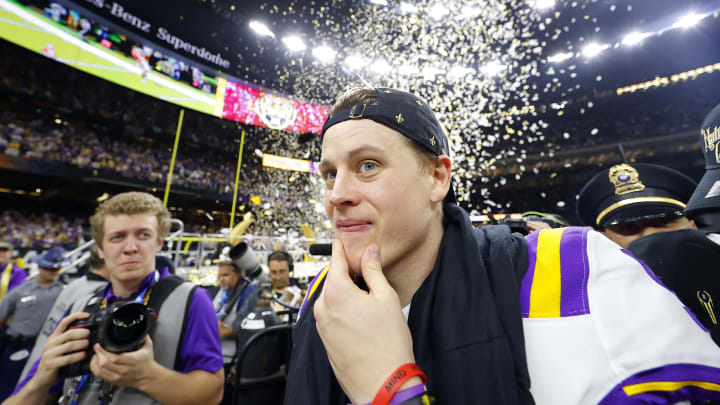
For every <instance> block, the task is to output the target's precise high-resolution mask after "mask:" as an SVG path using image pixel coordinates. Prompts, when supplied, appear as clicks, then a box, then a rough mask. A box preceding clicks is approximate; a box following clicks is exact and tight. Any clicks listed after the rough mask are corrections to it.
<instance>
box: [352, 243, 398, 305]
mask: <svg viewBox="0 0 720 405" xmlns="http://www.w3.org/2000/svg"><path fill="white" fill-rule="evenodd" d="M360 268H361V270H362V275H363V279H364V280H365V284H367V286H368V288H369V289H370V293H371V294H378V293H384V292H385V291H387V289H388V288H392V287H390V284H388V281H387V279H386V278H385V274H384V273H383V270H382V265H381V264H380V248H378V246H377V245H375V244H371V245H369V246H368V247H367V248H365V252H363V256H362V261H361V262H360Z"/></svg>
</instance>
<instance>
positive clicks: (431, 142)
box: [430, 135, 436, 146]
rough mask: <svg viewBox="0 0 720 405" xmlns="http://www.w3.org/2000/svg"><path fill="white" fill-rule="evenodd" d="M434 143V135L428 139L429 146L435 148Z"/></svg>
mask: <svg viewBox="0 0 720 405" xmlns="http://www.w3.org/2000/svg"><path fill="white" fill-rule="evenodd" d="M435 142H436V141H435V135H433V136H432V137H430V144H431V145H432V146H435Z"/></svg>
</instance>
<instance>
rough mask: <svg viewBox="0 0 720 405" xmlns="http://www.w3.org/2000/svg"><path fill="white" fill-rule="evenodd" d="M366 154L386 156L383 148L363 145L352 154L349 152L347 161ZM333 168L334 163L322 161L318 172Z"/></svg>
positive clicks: (352, 151)
mask: <svg viewBox="0 0 720 405" xmlns="http://www.w3.org/2000/svg"><path fill="white" fill-rule="evenodd" d="M366 152H373V153H381V154H385V149H382V148H380V147H378V146H374V145H362V146H359V147H357V148H355V149H352V150H351V151H350V152H348V153H347V158H346V159H352V158H354V157H356V156H357V155H360V154H363V153H366ZM341 160H344V159H341ZM331 166H332V163H330V162H328V161H327V160H321V161H320V164H319V165H318V170H319V171H323V170H325V169H328V168H329V167H331Z"/></svg>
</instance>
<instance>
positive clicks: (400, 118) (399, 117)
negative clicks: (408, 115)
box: [395, 113, 405, 124]
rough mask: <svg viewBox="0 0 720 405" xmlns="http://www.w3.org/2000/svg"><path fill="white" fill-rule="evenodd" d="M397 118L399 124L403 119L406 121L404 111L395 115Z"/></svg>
mask: <svg viewBox="0 0 720 405" xmlns="http://www.w3.org/2000/svg"><path fill="white" fill-rule="evenodd" d="M395 120H396V121H397V123H398V124H402V122H403V121H405V118H403V116H402V113H400V114H398V115H396V116H395Z"/></svg>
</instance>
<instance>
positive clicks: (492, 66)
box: [482, 61, 505, 76]
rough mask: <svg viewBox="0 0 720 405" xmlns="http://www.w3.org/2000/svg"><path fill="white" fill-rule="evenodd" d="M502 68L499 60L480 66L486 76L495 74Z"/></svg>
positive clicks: (503, 67)
mask: <svg viewBox="0 0 720 405" xmlns="http://www.w3.org/2000/svg"><path fill="white" fill-rule="evenodd" d="M504 69H505V66H503V65H501V64H500V63H499V62H497V61H491V62H488V63H487V64H486V65H485V66H483V67H482V72H483V73H484V74H485V75H486V76H495V75H496V74H498V73H500V72H502V71H503V70H504Z"/></svg>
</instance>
